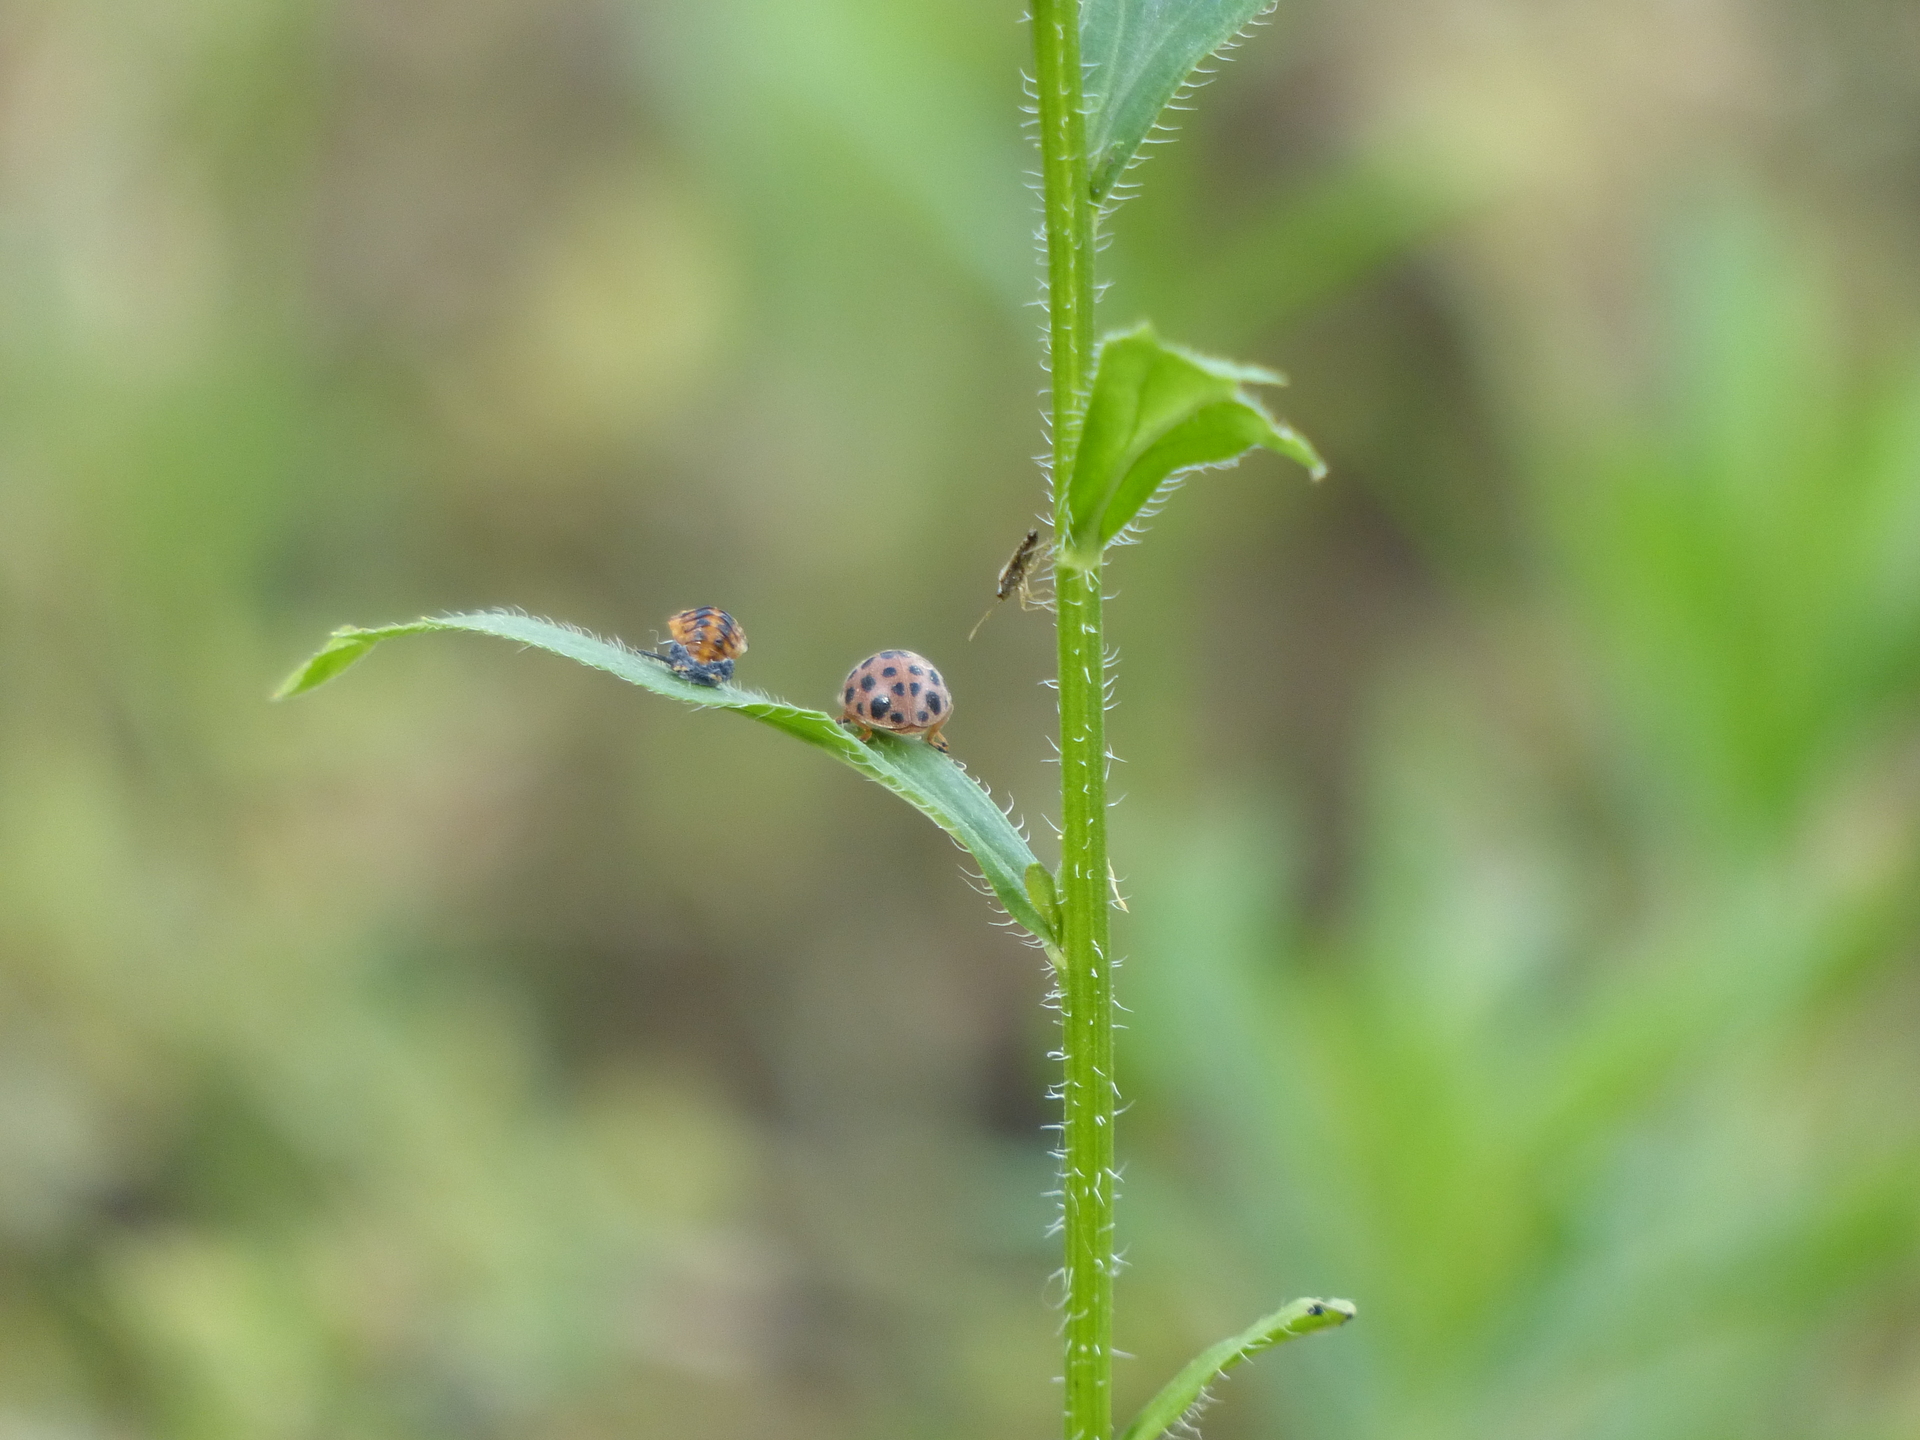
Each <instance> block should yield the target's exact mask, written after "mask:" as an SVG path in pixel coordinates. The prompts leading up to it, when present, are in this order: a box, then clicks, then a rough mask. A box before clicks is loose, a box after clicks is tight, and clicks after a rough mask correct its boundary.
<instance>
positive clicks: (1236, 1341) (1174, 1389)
mask: <svg viewBox="0 0 1920 1440" xmlns="http://www.w3.org/2000/svg"><path fill="white" fill-rule="evenodd" d="M1356 1313H1357V1312H1356V1311H1355V1309H1354V1305H1353V1302H1352V1301H1351V1300H1296V1301H1294V1302H1293V1303H1292V1304H1291V1305H1285V1306H1282V1307H1281V1308H1280V1309H1278V1310H1276V1311H1274V1312H1273V1313H1272V1314H1271V1315H1263V1316H1261V1317H1260V1319H1258V1320H1256V1321H1254V1322H1253V1324H1251V1325H1249V1326H1248V1327H1247V1328H1246V1329H1245V1330H1242V1331H1241V1332H1240V1333H1239V1334H1238V1335H1230V1336H1228V1337H1227V1338H1226V1339H1225V1340H1221V1341H1219V1342H1217V1343H1216V1344H1213V1345H1209V1346H1208V1347H1207V1348H1206V1349H1205V1350H1202V1351H1201V1352H1200V1353H1199V1354H1198V1355H1196V1356H1194V1357H1193V1359H1191V1360H1189V1361H1188V1362H1187V1363H1186V1365H1184V1366H1183V1367H1182V1368H1181V1370H1180V1373H1179V1374H1177V1375H1175V1376H1174V1377H1173V1379H1171V1380H1169V1381H1168V1382H1167V1383H1166V1384H1165V1385H1163V1386H1162V1387H1161V1388H1160V1393H1159V1394H1157V1395H1155V1396H1154V1397H1153V1399H1151V1400H1149V1401H1148V1402H1147V1403H1146V1405H1145V1406H1143V1407H1142V1408H1141V1411H1140V1413H1139V1414H1138V1415H1136V1416H1135V1417H1134V1419H1133V1423H1132V1424H1131V1425H1129V1426H1127V1428H1126V1430H1125V1431H1123V1432H1122V1433H1121V1436H1120V1440H1156V1437H1158V1436H1160V1435H1163V1434H1165V1433H1166V1432H1167V1430H1168V1429H1169V1428H1170V1427H1172V1426H1173V1425H1174V1424H1175V1423H1176V1422H1177V1421H1178V1420H1179V1419H1180V1417H1181V1416H1182V1415H1185V1414H1186V1413H1187V1412H1188V1411H1189V1410H1191V1409H1192V1408H1193V1407H1194V1406H1195V1405H1196V1404H1198V1403H1199V1401H1200V1398H1201V1392H1202V1391H1203V1390H1205V1389H1206V1388H1207V1384H1208V1382H1209V1381H1211V1380H1212V1379H1213V1378H1214V1377H1215V1376H1216V1375H1224V1374H1226V1372H1227V1371H1229V1370H1231V1369H1233V1367H1234V1366H1236V1365H1238V1364H1239V1363H1240V1362H1241V1361H1243V1360H1245V1359H1248V1358H1249V1357H1251V1356H1254V1355H1258V1354H1259V1353H1260V1352H1261V1351H1262V1350H1271V1349H1272V1348H1273V1347H1274V1346H1276V1345H1281V1344H1284V1343H1285V1342H1287V1341H1288V1340H1298V1339H1299V1338H1300V1337H1301V1336H1303V1335H1311V1334H1313V1333H1314V1332H1315V1331H1317V1330H1331V1329H1334V1328H1336V1327H1337V1326H1341V1325H1344V1324H1346V1323H1347V1322H1348V1321H1349V1320H1351V1319H1353V1317H1354V1315H1355V1314H1356Z"/></svg>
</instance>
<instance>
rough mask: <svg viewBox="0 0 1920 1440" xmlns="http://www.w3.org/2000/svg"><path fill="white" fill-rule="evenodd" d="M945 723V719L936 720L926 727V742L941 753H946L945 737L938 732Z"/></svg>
mask: <svg viewBox="0 0 1920 1440" xmlns="http://www.w3.org/2000/svg"><path fill="white" fill-rule="evenodd" d="M946 723H947V722H946V721H945V720H938V721H935V722H934V723H933V724H932V725H930V726H928V727H927V737H926V738H927V744H929V745H931V746H933V748H934V749H936V750H938V751H939V752H940V753H941V754H942V755H945V754H946V753H947V737H946V736H944V735H942V734H941V733H940V727H941V726H942V725H945V724H946Z"/></svg>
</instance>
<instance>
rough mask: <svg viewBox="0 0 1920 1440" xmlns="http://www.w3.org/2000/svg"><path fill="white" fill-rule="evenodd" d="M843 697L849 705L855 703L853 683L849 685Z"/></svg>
mask: <svg viewBox="0 0 1920 1440" xmlns="http://www.w3.org/2000/svg"><path fill="white" fill-rule="evenodd" d="M841 699H843V700H845V701H846V702H847V704H849V705H851V704H852V703H853V687H852V686H851V685H849V686H847V693H846V694H845V695H843V696H842V697H841Z"/></svg>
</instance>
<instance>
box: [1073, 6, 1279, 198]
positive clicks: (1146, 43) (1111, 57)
mask: <svg viewBox="0 0 1920 1440" xmlns="http://www.w3.org/2000/svg"><path fill="white" fill-rule="evenodd" d="M1273 5H1274V0H1087V3H1086V5H1085V6H1084V7H1083V8H1082V9H1081V11H1080V60H1081V63H1082V64H1083V65H1085V66H1086V67H1087V79H1086V97H1087V110H1088V114H1087V171H1088V181H1089V184H1090V187H1091V189H1092V190H1093V198H1094V199H1095V200H1104V199H1106V197H1107V195H1108V193H1109V192H1110V191H1111V190H1112V189H1113V186H1114V182H1115V181H1117V180H1118V179H1119V178H1120V176H1121V174H1122V172H1124V171H1125V170H1126V168H1127V162H1128V161H1130V160H1132V159H1133V157H1134V154H1135V153H1136V152H1137V151H1138V150H1139V149H1140V145H1141V142H1142V141H1144V140H1145V139H1146V138H1147V132H1148V131H1150V130H1152V129H1153V127H1154V124H1155V123H1156V122H1157V121H1158V120H1159V119H1160V112H1161V111H1163V110H1165V109H1166V108H1167V102H1168V101H1170V100H1172V99H1173V97H1174V95H1175V93H1177V92H1178V91H1179V89H1180V87H1181V86H1182V85H1184V84H1186V83H1187V80H1188V78H1189V77H1190V76H1191V75H1192V74H1193V72H1194V68H1195V67H1196V66H1198V65H1199V64H1200V62H1201V61H1202V60H1204V59H1206V58H1207V56H1209V55H1211V54H1213V52H1214V51H1216V50H1218V49H1220V48H1221V46H1223V45H1225V44H1226V43H1227V42H1228V41H1229V40H1231V39H1233V37H1234V36H1235V35H1238V34H1239V33H1240V32H1241V31H1242V30H1244V29H1245V28H1246V27H1247V25H1248V23H1249V22H1250V21H1251V20H1252V19H1253V18H1254V17H1255V16H1256V15H1259V14H1261V13H1262V12H1263V11H1267V10H1271V9H1272V8H1273Z"/></svg>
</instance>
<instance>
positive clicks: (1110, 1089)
mask: <svg viewBox="0 0 1920 1440" xmlns="http://www.w3.org/2000/svg"><path fill="white" fill-rule="evenodd" d="M1033 48H1034V78H1035V82H1036V87H1037V90H1038V99H1039V109H1040V153H1041V162H1042V163H1041V170H1042V176H1043V180H1044V185H1045V197H1046V243H1047V321H1048V324H1047V342H1048V344H1047V354H1048V361H1049V365H1050V369H1051V375H1052V433H1053V478H1054V490H1055V501H1056V513H1055V524H1054V537H1055V546H1056V551H1055V559H1056V572H1055V602H1056V606H1057V610H1058V626H1059V644H1060V671H1059V684H1060V789H1061V825H1062V835H1061V842H1060V879H1059V890H1060V952H1061V957H1060V994H1061V1011H1062V1031H1063V1041H1062V1046H1061V1049H1062V1056H1063V1066H1064V1075H1063V1084H1062V1087H1061V1094H1062V1100H1063V1105H1064V1115H1063V1120H1064V1124H1063V1132H1062V1162H1061V1171H1062V1174H1061V1181H1062V1212H1063V1215H1062V1219H1063V1228H1064V1231H1065V1272H1066V1301H1065V1303H1066V1325H1065V1330H1064V1334H1065V1342H1066V1351H1065V1362H1064V1363H1065V1371H1064V1377H1065V1386H1066V1396H1065V1434H1066V1440H1108V1436H1109V1435H1110V1434H1111V1432H1112V1428H1113V1416H1112V1412H1113V1345H1112V1336H1113V1199H1114V1195H1113V1186H1114V1168H1113V1115H1114V1100H1115V1091H1114V1083H1113V977H1112V971H1111V968H1110V961H1109V958H1108V957H1109V954H1110V950H1109V946H1108V943H1107V916H1108V912H1107V893H1108V869H1107V779H1106V763H1107V761H1106V749H1107V742H1106V724H1105V711H1104V706H1105V678H1106V658H1105V653H1104V647H1103V644H1102V640H1101V627H1100V569H1099V566H1098V564H1097V563H1096V564H1095V565H1094V566H1092V567H1091V568H1088V569H1076V568H1073V567H1072V566H1069V565H1066V564H1062V563H1059V561H1060V559H1061V555H1060V550H1059V547H1060V545H1061V544H1062V543H1063V542H1064V539H1065V537H1066V535H1067V534H1068V531H1069V527H1068V524H1067V515H1066V493H1067V486H1066V481H1067V477H1068V476H1069V474H1071V472H1072V467H1073V455H1074V449H1075V446H1076V445H1077V444H1078V442H1079V438H1080V422H1081V417H1082V414H1083V412H1084V407H1085V404H1086V392H1087V385H1088V380H1089V376H1090V374H1091V372H1092V368H1093V352H1094V339H1093V238H1094V237H1093V222H1094V210H1093V201H1092V198H1091V196H1090V194H1089V191H1088V188H1087V156H1086V118H1085V115H1084V112H1083V105H1082V96H1081V70H1080V4H1079V0H1034V5H1033Z"/></svg>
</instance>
